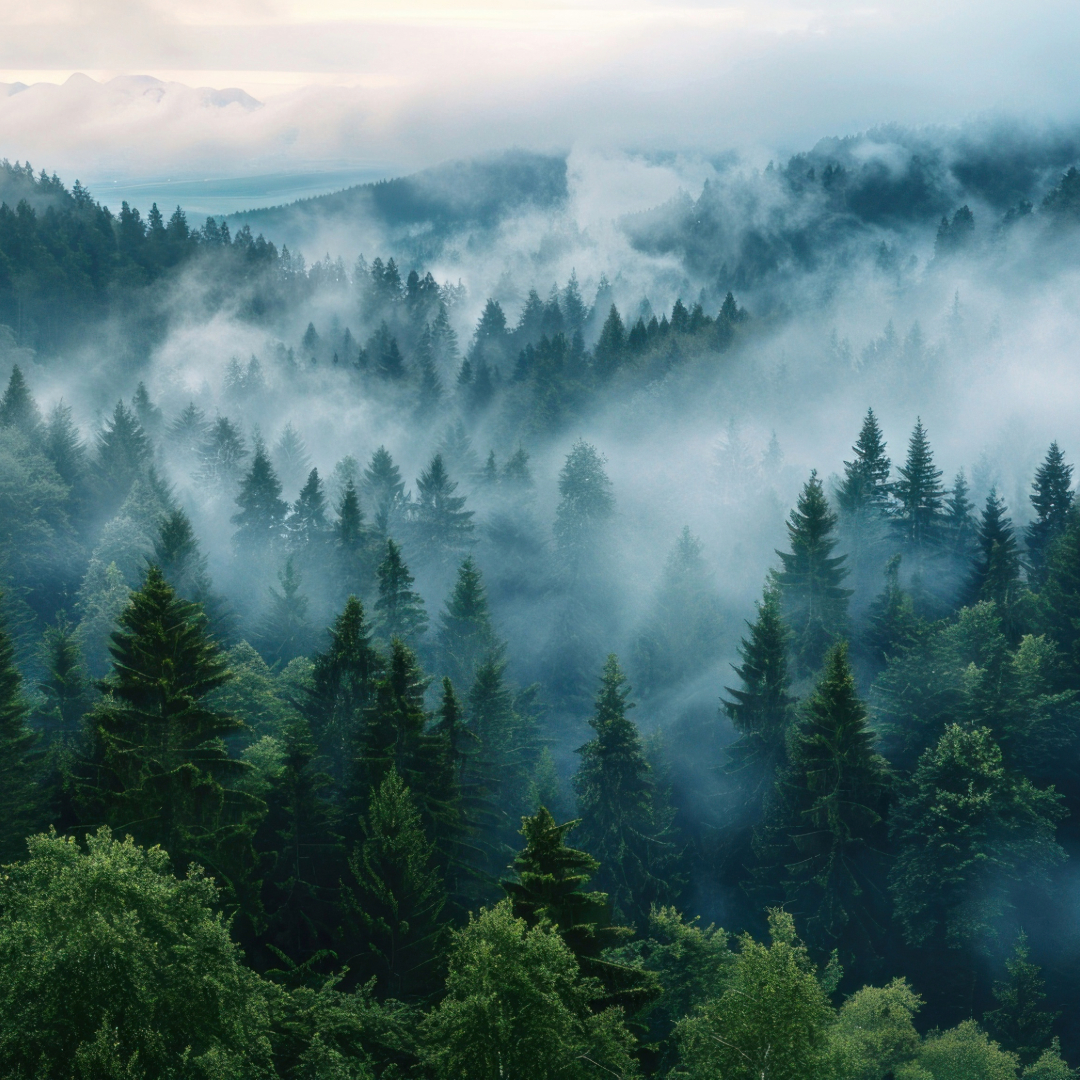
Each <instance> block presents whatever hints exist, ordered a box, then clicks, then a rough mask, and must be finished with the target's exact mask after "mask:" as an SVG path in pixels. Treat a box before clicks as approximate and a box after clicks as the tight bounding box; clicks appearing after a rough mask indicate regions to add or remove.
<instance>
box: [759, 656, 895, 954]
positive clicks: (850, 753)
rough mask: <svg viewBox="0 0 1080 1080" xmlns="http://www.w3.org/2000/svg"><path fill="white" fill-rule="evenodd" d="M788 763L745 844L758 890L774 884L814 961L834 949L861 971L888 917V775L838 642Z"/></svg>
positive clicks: (793, 745)
mask: <svg viewBox="0 0 1080 1080" xmlns="http://www.w3.org/2000/svg"><path fill="white" fill-rule="evenodd" d="M789 757H790V760H789V763H788V765H787V767H786V768H785V769H784V770H783V772H782V773H781V775H780V777H779V779H778V782H777V793H776V798H775V800H774V802H773V805H772V806H771V807H770V811H769V814H768V817H767V820H766V821H765V823H764V826H763V828H762V830H761V831H760V833H759V834H758V836H757V837H756V838H755V849H756V851H757V853H758V856H759V859H760V860H761V865H760V866H759V868H758V870H757V871H755V878H756V880H757V883H758V887H759V888H761V889H763V891H766V892H767V891H768V890H769V889H770V888H771V887H772V885H773V883H774V882H778V883H779V884H781V887H782V890H783V896H782V899H783V900H784V901H786V902H790V903H793V904H796V905H797V910H799V911H801V912H804V913H805V916H804V917H805V919H806V937H807V939H808V940H809V941H810V943H811V944H812V945H813V946H815V947H816V948H818V949H819V950H820V951H821V953H822V954H823V955H824V956H826V957H827V956H828V955H829V954H830V953H831V952H832V950H833V949H840V950H841V953H842V955H841V963H842V964H844V965H845V967H848V968H850V967H851V966H852V964H864V965H865V964H867V963H868V962H869V960H870V959H871V958H872V957H873V956H874V954H875V948H876V946H877V944H878V942H879V940H880V937H881V934H882V932H883V927H884V924H885V922H886V912H887V910H888V909H887V905H886V904H885V903H884V896H883V894H882V893H881V891H880V890H879V888H878V884H877V883H878V880H879V877H880V874H879V871H880V869H881V862H882V857H883V853H884V848H885V842H886V831H885V810H886V801H887V797H888V790H889V775H888V769H887V766H886V764H885V761H884V759H883V758H882V757H881V756H880V755H878V754H877V753H875V751H874V736H873V734H872V732H871V730H870V726H869V722H868V717H867V712H866V708H865V706H864V705H863V703H862V702H861V701H860V700H859V697H858V694H857V692H856V689H855V678H854V675H853V674H852V671H851V667H850V665H849V664H848V659H847V645H846V643H844V642H841V643H839V644H837V645H835V646H833V648H832V649H831V650H830V651H829V655H828V657H827V658H826V662H825V670H824V672H823V673H822V676H821V679H820V681H819V682H818V685H817V687H816V689H815V690H814V693H813V694H812V695H811V697H810V699H809V701H808V702H807V703H806V706H805V711H804V717H803V719H802V721H801V723H800V724H799V726H798V727H797V728H796V730H795V733H794V737H793V740H792V744H791V750H790V752H789ZM778 899H780V898H779V897H778Z"/></svg>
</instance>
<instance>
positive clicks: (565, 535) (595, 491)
mask: <svg viewBox="0 0 1080 1080" xmlns="http://www.w3.org/2000/svg"><path fill="white" fill-rule="evenodd" d="M605 464H606V460H605V458H604V457H603V456H602V455H601V454H599V453H597V451H596V447H594V446H590V445H589V444H588V443H587V442H585V441H584V440H581V439H579V440H578V441H577V442H576V443H574V445H573V446H572V447H571V449H570V453H569V454H567V456H566V462H565V464H564V465H563V467H562V471H561V472H560V473H559V505H558V507H557V509H556V511H555V528H554V532H555V542H556V543H557V544H558V546H559V552H560V554H561V555H562V558H563V560H564V562H565V563H566V565H567V567H568V569H570V570H571V571H573V570H574V569H576V568H577V567H578V565H579V564H580V562H581V560H582V558H584V557H585V556H586V555H588V554H591V553H594V552H595V547H596V545H597V544H598V542H599V539H600V537H599V534H600V531H601V530H602V529H603V527H604V526H605V525H607V523H608V522H609V521H610V520H611V518H612V517H613V516H614V513H615V496H614V495H613V494H612V492H611V481H610V480H609V479H608V476H607V473H606V472H605V471H604V465H605Z"/></svg>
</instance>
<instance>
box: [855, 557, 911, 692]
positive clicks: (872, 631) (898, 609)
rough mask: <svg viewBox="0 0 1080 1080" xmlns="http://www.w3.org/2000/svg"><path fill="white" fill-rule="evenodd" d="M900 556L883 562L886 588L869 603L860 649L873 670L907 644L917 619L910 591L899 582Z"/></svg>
mask: <svg viewBox="0 0 1080 1080" xmlns="http://www.w3.org/2000/svg"><path fill="white" fill-rule="evenodd" d="M901 559H902V556H900V555H894V556H893V557H892V558H891V559H890V560H889V561H888V563H887V564H886V566H885V588H884V589H883V590H882V592H881V593H880V594H879V595H878V597H877V598H876V599H875V600H874V602H873V603H872V604H871V605H870V609H869V611H867V613H866V629H865V630H864V631H863V649H864V652H865V654H866V655H867V656H868V658H869V660H870V663H871V665H872V666H873V668H874V670H875V671H880V670H881V669H882V668H883V667H884V666H885V663H886V662H887V661H888V659H889V657H890V656H892V655H893V654H894V653H895V652H896V651H897V650H899V649H902V648H903V647H904V646H905V645H907V644H909V643H910V642H911V641H912V640H913V639H914V638H915V636H916V635H917V634H918V632H919V627H920V622H919V618H918V616H917V615H916V614H915V606H914V604H913V602H912V599H911V596H910V594H909V593H908V592H907V591H906V590H905V589H904V588H903V587H902V586H901V585H900V562H901Z"/></svg>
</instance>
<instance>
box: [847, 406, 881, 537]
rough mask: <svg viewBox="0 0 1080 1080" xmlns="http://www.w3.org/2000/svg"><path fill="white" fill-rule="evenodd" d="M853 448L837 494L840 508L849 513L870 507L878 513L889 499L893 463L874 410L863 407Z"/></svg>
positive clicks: (869, 508) (855, 512) (864, 510)
mask: <svg viewBox="0 0 1080 1080" xmlns="http://www.w3.org/2000/svg"><path fill="white" fill-rule="evenodd" d="M852 449H853V450H854V451H855V460H854V461H845V462H844V479H843V481H842V483H841V485H840V488H839V490H838V491H837V496H836V501H837V503H838V504H839V506H840V510H841V512H842V513H844V514H847V515H852V516H856V515H861V514H864V513H866V512H868V511H872V510H876V511H878V512H881V511H883V510H884V509H885V508H886V506H887V505H888V501H889V470H890V468H891V466H892V463H891V462H890V461H889V458H888V456H887V455H886V454H885V440H884V439H883V438H882V437H881V425H880V424H879V423H878V420H877V417H876V416H875V415H874V410H873V409H867V410H866V418H865V419H864V420H863V424H862V428H861V429H860V431H859V438H858V441H857V442H856V443H855V445H854V446H853V447H852Z"/></svg>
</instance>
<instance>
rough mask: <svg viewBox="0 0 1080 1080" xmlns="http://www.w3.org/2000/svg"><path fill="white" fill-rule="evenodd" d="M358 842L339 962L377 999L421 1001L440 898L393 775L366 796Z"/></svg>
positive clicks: (431, 969) (412, 813) (427, 853)
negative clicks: (346, 937)
mask: <svg viewBox="0 0 1080 1080" xmlns="http://www.w3.org/2000/svg"><path fill="white" fill-rule="evenodd" d="M360 829H361V833H362V836H363V839H362V840H361V842H360V843H359V844H358V845H357V846H356V847H355V848H354V849H353V852H352V854H351V855H350V856H349V869H350V871H351V880H350V883H349V887H348V888H347V889H346V891H345V892H344V894H343V898H342V906H343V909H344V914H345V917H346V919H347V920H348V921H350V922H351V923H352V924H353V926H354V927H355V929H354V934H355V935H356V937H357V939H358V947H357V949H356V952H355V953H354V954H353V955H348V956H346V957H343V959H344V960H345V962H346V963H347V964H348V965H349V967H350V968H352V969H353V970H355V971H356V972H357V974H358V975H359V976H360V978H361V979H364V978H365V977H370V976H372V975H374V976H376V978H377V979H378V983H377V988H378V992H379V994H380V995H381V996H385V997H392V998H395V999H397V1000H403V1001H409V1000H417V999H423V998H425V997H427V996H428V995H429V994H431V993H432V992H434V991H435V989H436V988H437V987H438V985H439V970H438V962H439V959H440V957H441V952H442V946H443V939H444V936H445V932H446V925H445V922H444V921H443V919H442V918H441V916H442V909H443V907H444V905H445V903H446V891H445V888H444V887H443V883H442V880H441V877H440V875H439V872H438V869H437V867H436V866H435V862H434V847H433V845H432V843H431V842H430V841H429V840H428V838H427V837H426V836H425V834H424V828H423V825H422V823H421V820H420V812H419V810H418V809H417V806H416V802H415V800H414V799H413V796H412V793H411V792H410V790H409V787H408V785H407V784H406V783H405V781H404V780H403V779H402V777H401V776H400V775H399V774H398V772H397V770H396V769H394V768H393V767H391V768H390V770H389V771H388V772H387V773H386V775H385V776H384V777H383V778H382V779H381V780H380V782H379V784H378V786H377V787H374V788H373V789H372V792H371V801H370V803H369V805H368V808H367V812H366V814H365V815H364V816H363V818H362V819H361V822H360Z"/></svg>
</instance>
